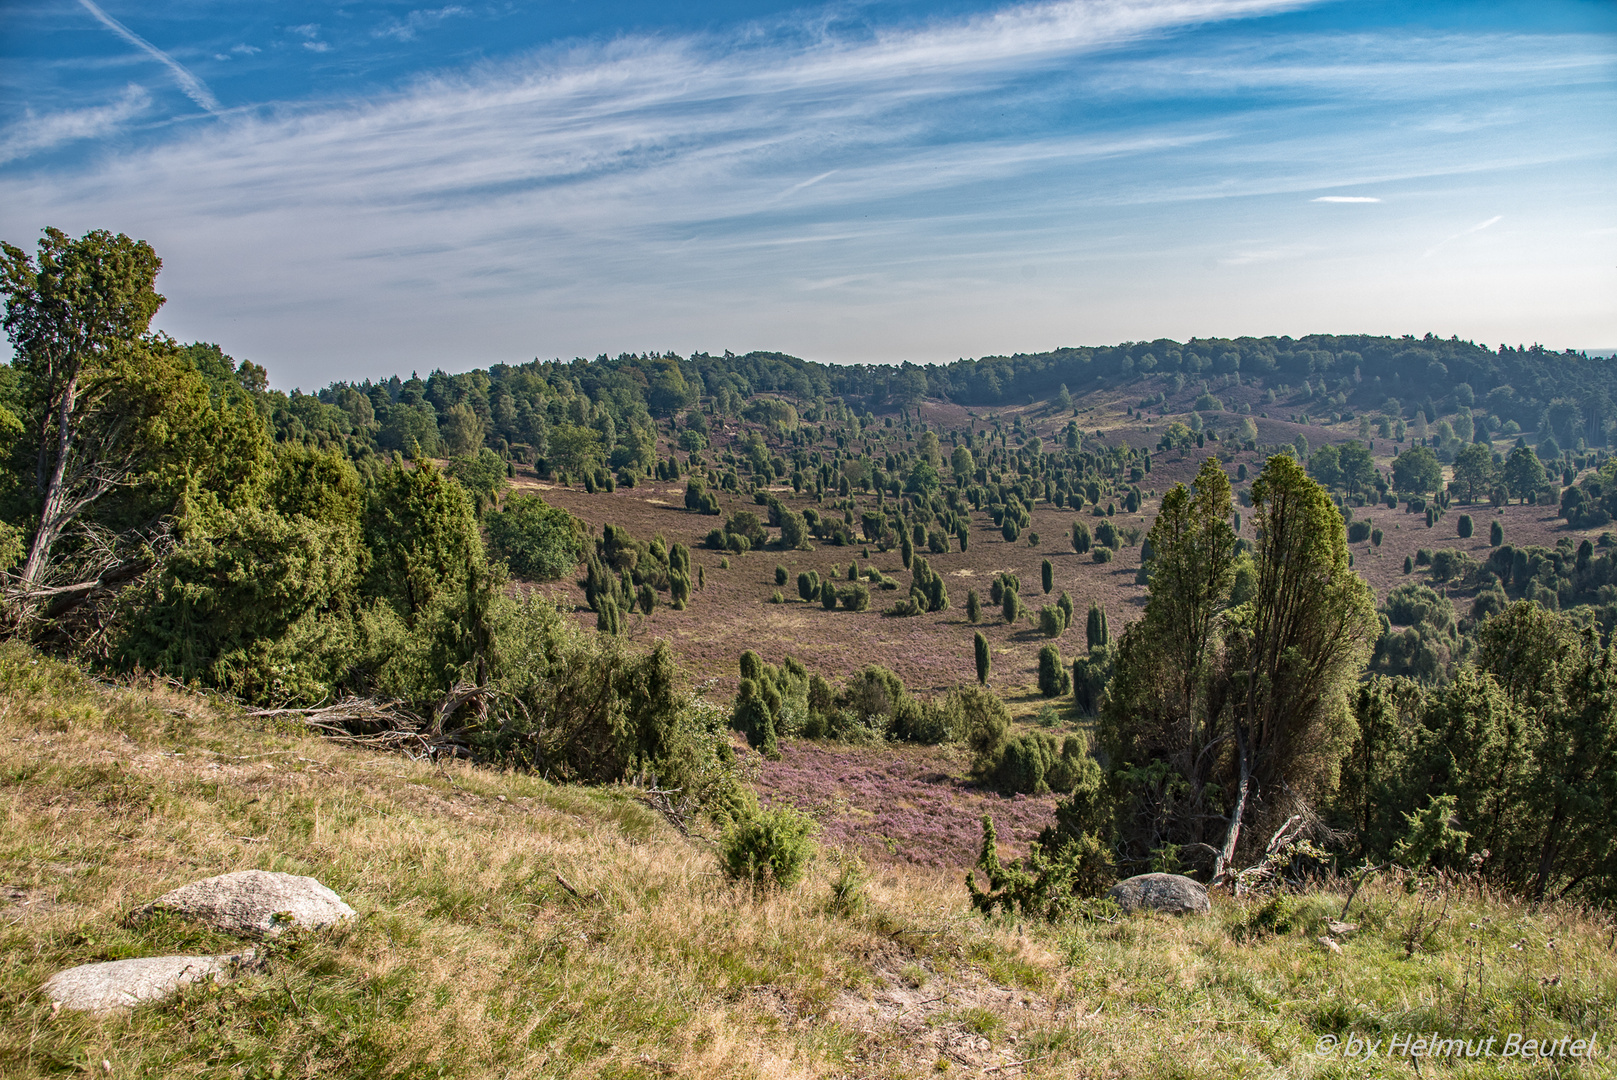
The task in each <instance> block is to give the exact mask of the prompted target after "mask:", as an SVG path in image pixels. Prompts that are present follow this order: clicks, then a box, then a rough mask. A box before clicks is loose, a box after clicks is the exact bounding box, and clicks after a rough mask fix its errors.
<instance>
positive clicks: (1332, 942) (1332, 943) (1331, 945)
mask: <svg viewBox="0 0 1617 1080" xmlns="http://www.w3.org/2000/svg"><path fill="white" fill-rule="evenodd" d="M1319 943H1320V944H1321V945H1323V946H1325V947H1326V948H1327V949H1329V950H1330V951H1331V952H1333V953H1340V952H1341V951H1342V946H1340V945H1338V944H1337V943H1336V939H1335V938H1333V937H1324V936H1321V937H1320V939H1319Z"/></svg>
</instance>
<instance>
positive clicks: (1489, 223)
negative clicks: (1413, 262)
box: [1421, 214, 1505, 259]
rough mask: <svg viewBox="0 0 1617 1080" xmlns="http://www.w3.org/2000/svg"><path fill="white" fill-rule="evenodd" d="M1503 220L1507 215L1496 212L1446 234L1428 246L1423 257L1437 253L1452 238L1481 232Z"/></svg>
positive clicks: (1456, 238) (1455, 238)
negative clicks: (1452, 233)
mask: <svg viewBox="0 0 1617 1080" xmlns="http://www.w3.org/2000/svg"><path fill="white" fill-rule="evenodd" d="M1503 220H1505V215H1503V214H1495V215H1494V216H1493V217H1491V218H1489V219H1488V220H1487V221H1479V222H1477V223H1476V224H1475V225H1473V226H1471V227H1470V228H1469V229H1461V230H1460V231H1459V232H1457V233H1455V234H1454V235H1453V236H1445V237H1444V238H1443V239H1441V240H1439V241H1438V242H1437V243H1435V244H1433V245H1432V246H1431V247H1429V248H1427V249H1426V251H1425V253H1424V254H1422V255H1421V258H1423V259H1425V258H1429V257H1431V256H1432V255H1433V254H1435V253H1436V251H1437V249H1438V248H1440V247H1442V246H1443V245H1444V244H1446V243H1448V242H1449V241H1450V240H1458V239H1459V238H1460V237H1462V236H1470V235H1471V234H1472V233H1474V232H1481V231H1482V230H1483V229H1486V228H1490V227H1491V226H1494V225H1497V224H1498V223H1499V222H1501V221H1503Z"/></svg>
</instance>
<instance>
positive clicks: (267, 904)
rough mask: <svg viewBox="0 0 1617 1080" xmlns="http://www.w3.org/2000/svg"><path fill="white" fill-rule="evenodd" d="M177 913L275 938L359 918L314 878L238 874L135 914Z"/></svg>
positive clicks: (186, 889)
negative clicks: (289, 931)
mask: <svg viewBox="0 0 1617 1080" xmlns="http://www.w3.org/2000/svg"><path fill="white" fill-rule="evenodd" d="M159 911H171V912H174V913H176V914H179V915H185V916H188V917H190V918H193V919H197V920H198V921H200V922H203V923H205V924H207V925H208V926H210V927H212V928H213V929H215V930H219V931H222V932H224V933H227V934H237V935H241V936H246V937H274V936H275V935H277V934H279V933H280V932H281V931H283V930H286V929H287V928H289V927H294V926H295V927H298V928H299V929H303V930H319V929H321V928H322V927H326V926H331V925H333V924H334V923H338V922H342V921H343V920H344V919H350V918H353V915H354V909H353V908H351V907H349V906H348V905H347V904H345V903H343V902H342V898H341V897H340V896H338V895H337V894H336V893H334V892H332V891H331V890H330V889H328V888H326V887H325V886H324V885H322V884H320V883H319V882H318V881H316V880H315V879H314V878H312V877H298V876H297V875H295V874H275V873H270V872H268V871H265V870H238V871H237V872H236V873H234V874H221V875H220V876H218V877H211V878H207V879H206V880H203V881H196V882H192V883H191V884H190V885H182V886H180V887H179V888H178V889H175V890H174V891H173V892H170V893H164V894H163V895H162V896H159V897H158V898H157V899H156V900H153V901H152V902H151V903H150V904H147V905H146V906H145V907H143V908H141V909H140V910H139V911H138V912H136V913H135V917H136V918H137V919H139V918H145V917H148V916H151V915H153V914H156V913H157V912H159Z"/></svg>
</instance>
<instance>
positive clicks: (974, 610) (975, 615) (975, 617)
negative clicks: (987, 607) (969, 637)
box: [966, 589, 983, 626]
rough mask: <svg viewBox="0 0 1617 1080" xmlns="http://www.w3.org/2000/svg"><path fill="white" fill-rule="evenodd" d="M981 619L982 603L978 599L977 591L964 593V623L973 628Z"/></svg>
mask: <svg viewBox="0 0 1617 1080" xmlns="http://www.w3.org/2000/svg"><path fill="white" fill-rule="evenodd" d="M982 618H983V602H982V601H981V600H980V599H978V597H977V590H976V589H972V590H970V591H969V592H967V593H966V621H967V622H969V623H971V624H972V625H974V626H975V625H976V624H977V623H979V622H981V621H982Z"/></svg>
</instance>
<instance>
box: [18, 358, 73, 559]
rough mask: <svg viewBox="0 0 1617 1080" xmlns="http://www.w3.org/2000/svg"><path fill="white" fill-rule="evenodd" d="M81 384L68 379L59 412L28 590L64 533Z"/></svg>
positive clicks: (30, 550)
mask: <svg viewBox="0 0 1617 1080" xmlns="http://www.w3.org/2000/svg"><path fill="white" fill-rule="evenodd" d="M78 382H79V376H78V372H77V371H76V370H75V371H74V372H73V374H72V375H70V376H68V379H67V385H66V386H65V387H64V388H63V390H62V402H61V405H60V406H58V408H57V417H56V464H55V465H54V466H52V468H51V478H50V481H49V483H48V484H47V485H46V487H45V505H44V507H42V508H41V509H40V512H39V529H38V530H37V531H36V532H35V533H34V543H33V546H32V547H31V548H30V549H29V551H28V561H27V562H25V563H24V564H23V568H22V585H23V587H24V588H25V589H32V588H34V587H35V586H37V585H38V584H39V578H40V575H41V574H43V573H44V570H45V563H46V560H47V559H48V558H49V557H50V549H51V544H53V543H54V542H55V540H56V537H57V535H58V534H59V533H60V532H61V530H62V511H63V507H64V506H65V505H66V503H67V490H66V482H65V481H66V475H67V455H68V452H69V451H70V450H71V449H72V446H73V423H72V421H73V404H74V401H75V399H76V397H77V395H78Z"/></svg>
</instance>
